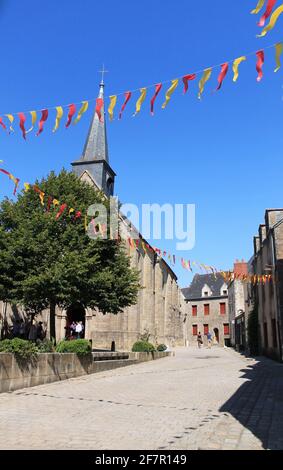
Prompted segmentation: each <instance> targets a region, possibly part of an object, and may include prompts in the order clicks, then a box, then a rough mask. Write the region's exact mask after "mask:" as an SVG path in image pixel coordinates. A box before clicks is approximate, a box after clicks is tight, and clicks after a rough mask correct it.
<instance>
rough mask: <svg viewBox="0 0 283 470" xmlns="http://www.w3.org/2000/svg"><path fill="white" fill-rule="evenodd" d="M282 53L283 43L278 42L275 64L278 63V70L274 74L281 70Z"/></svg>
mask: <svg viewBox="0 0 283 470" xmlns="http://www.w3.org/2000/svg"><path fill="white" fill-rule="evenodd" d="M282 52H283V43H282V42H278V43H277V44H275V62H276V69H274V72H278V70H279V69H280V67H281V61H280V57H281V54H282Z"/></svg>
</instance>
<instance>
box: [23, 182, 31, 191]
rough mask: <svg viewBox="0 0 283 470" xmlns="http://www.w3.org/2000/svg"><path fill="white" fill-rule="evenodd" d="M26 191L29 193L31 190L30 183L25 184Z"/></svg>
mask: <svg viewBox="0 0 283 470" xmlns="http://www.w3.org/2000/svg"><path fill="white" fill-rule="evenodd" d="M24 188H25V189H24V191H25V193H27V192H28V191H29V190H30V184H29V183H24Z"/></svg>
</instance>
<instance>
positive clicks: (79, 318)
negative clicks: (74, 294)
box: [66, 302, 85, 339]
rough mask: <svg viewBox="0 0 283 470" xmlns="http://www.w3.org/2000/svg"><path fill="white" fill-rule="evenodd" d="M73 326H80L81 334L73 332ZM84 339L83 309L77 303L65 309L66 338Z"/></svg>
mask: <svg viewBox="0 0 283 470" xmlns="http://www.w3.org/2000/svg"><path fill="white" fill-rule="evenodd" d="M75 324H81V325H82V328H81V332H80V333H79V334H78V333H76V332H75ZM84 337H85V309H84V307H83V306H82V304H80V303H79V302H78V303H76V304H73V305H71V306H70V307H69V308H68V309H67V320H66V338H67V339H75V338H84Z"/></svg>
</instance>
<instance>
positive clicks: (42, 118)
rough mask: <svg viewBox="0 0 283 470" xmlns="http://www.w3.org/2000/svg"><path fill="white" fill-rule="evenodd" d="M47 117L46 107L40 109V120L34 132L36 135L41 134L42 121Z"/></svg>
mask: <svg viewBox="0 0 283 470" xmlns="http://www.w3.org/2000/svg"><path fill="white" fill-rule="evenodd" d="M47 118H48V109H42V110H41V118H40V121H39V124H38V131H37V133H36V135H37V136H39V134H41V132H42V131H43V126H44V123H45V121H46V120H47Z"/></svg>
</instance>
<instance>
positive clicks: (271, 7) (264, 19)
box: [258, 0, 276, 26]
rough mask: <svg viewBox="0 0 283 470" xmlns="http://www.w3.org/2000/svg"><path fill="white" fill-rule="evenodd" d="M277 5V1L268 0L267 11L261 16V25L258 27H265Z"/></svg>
mask: <svg viewBox="0 0 283 470" xmlns="http://www.w3.org/2000/svg"><path fill="white" fill-rule="evenodd" d="M275 3H276V0H268V2H267V5H266V10H265V12H264V13H263V15H262V16H261V18H260V20H259V23H258V26H264V25H265V21H266V20H267V18H269V17H270V15H271V13H272V10H273V7H274V5H275Z"/></svg>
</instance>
